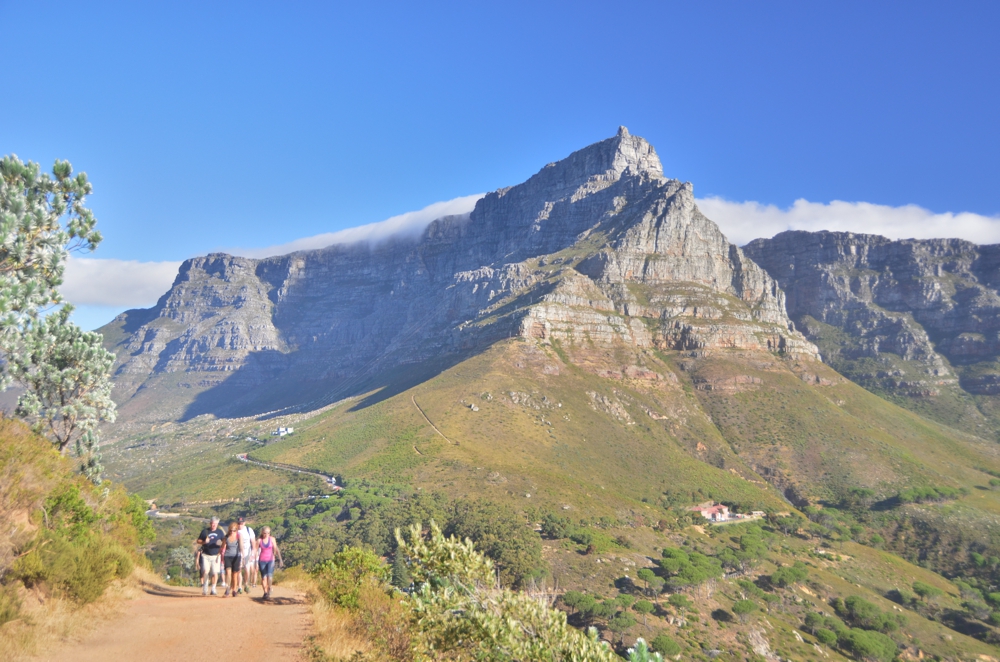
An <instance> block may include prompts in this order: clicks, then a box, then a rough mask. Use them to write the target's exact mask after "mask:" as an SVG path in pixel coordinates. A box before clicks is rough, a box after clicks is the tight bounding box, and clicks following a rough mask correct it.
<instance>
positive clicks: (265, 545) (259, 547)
mask: <svg viewBox="0 0 1000 662" xmlns="http://www.w3.org/2000/svg"><path fill="white" fill-rule="evenodd" d="M254 549H255V550H256V552H257V567H258V568H260V581H261V584H262V585H263V587H264V599H265V600H267V599H269V598H270V597H271V584H272V583H273V581H274V560H275V559H278V563H279V564H280V565H281V567H282V568H284V567H285V563H284V561H282V560H281V550H279V549H278V541H277V540H275V539H274V537H273V536H272V535H271V527H269V526H265V527H264V530H263V531H261V534H260V538H258V539H257V542H255V543H254Z"/></svg>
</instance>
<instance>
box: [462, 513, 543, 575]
mask: <svg viewBox="0 0 1000 662" xmlns="http://www.w3.org/2000/svg"><path fill="white" fill-rule="evenodd" d="M444 534H445V535H446V536H451V535H453V536H455V537H457V538H460V539H461V538H469V539H470V540H472V541H473V542H474V543H476V546H477V549H478V550H479V551H480V552H482V553H483V554H484V555H485V556H486V557H487V558H489V559H491V560H492V561H493V563H494V564H495V566H496V569H497V571H498V574H499V577H500V581H501V582H503V583H504V585H506V586H515V587H517V586H520V585H522V584H523V583H524V582H525V581H527V580H528V579H530V578H533V577H539V576H541V575H542V573H543V571H544V567H545V563H544V561H543V560H542V540H541V538H540V537H539V535H538V534H537V533H535V531H534V530H533V529H532V528H531V527H529V526H528V525H527V523H526V522H525V521H524V519H523V518H522V517H521V516H520V515H518V514H517V512H515V511H514V510H513V509H512V508H511V507H510V506H507V505H504V504H497V503H493V502H490V501H486V500H482V499H480V500H476V501H459V502H456V504H455V506H454V513H453V515H452V517H451V520H450V521H449V522H448V526H447V527H446V529H445V531H444Z"/></svg>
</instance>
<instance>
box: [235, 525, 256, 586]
mask: <svg viewBox="0 0 1000 662" xmlns="http://www.w3.org/2000/svg"><path fill="white" fill-rule="evenodd" d="M237 521H238V522H239V525H240V527H239V528H238V529H237V530H236V533H237V535H239V537H240V557H241V558H242V560H243V568H242V570H241V572H242V573H243V587H244V592H249V590H250V587H251V586H254V585H256V583H257V582H256V581H255V580H256V579H257V573H256V570H257V558H256V556H255V555H254V541H255V540H256V537H255V536H254V534H253V529H251V528H250V527H249V526H247V524H246V520H245V519H244V518H242V517H241V518H239V519H238V520H237Z"/></svg>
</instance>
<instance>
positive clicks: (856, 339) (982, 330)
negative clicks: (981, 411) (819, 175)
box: [744, 232, 1000, 397]
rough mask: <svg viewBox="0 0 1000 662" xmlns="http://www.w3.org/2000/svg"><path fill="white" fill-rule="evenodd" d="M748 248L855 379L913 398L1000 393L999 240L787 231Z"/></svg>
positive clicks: (805, 325)
mask: <svg viewBox="0 0 1000 662" xmlns="http://www.w3.org/2000/svg"><path fill="white" fill-rule="evenodd" d="M744 250H745V251H746V253H747V255H750V256H751V257H752V258H753V259H754V260H755V261H756V262H758V263H759V264H760V265H761V266H762V267H764V268H765V269H766V270H767V271H768V273H769V274H770V275H771V276H772V277H774V278H775V279H777V281H778V283H779V285H780V286H781V288H782V289H783V290H784V291H785V292H786V293H787V296H788V300H787V303H788V311H789V313H790V315H791V317H792V318H793V319H794V320H796V322H797V323H798V324H799V326H800V328H802V330H803V331H805V332H806V333H807V334H808V335H809V336H810V337H812V338H815V339H816V340H817V341H819V340H820V339H823V338H827V339H828V340H824V352H829V354H830V356H829V358H830V359H831V360H832V361H834V363H835V365H837V367H838V369H842V370H843V371H844V372H846V373H849V374H850V376H851V377H852V378H855V379H857V380H858V381H861V382H863V383H870V384H871V385H874V386H878V387H879V388H881V389H885V390H889V391H892V392H896V393H899V394H901V395H910V396H915V397H927V396H935V395H938V394H939V393H940V392H941V391H942V389H945V390H946V389H948V388H958V386H955V385H956V384H960V387H961V389H963V390H965V391H966V392H968V393H972V394H977V395H996V394H1000V366H998V365H997V357H998V355H1000V289H998V286H1000V246H977V245H976V244H973V243H971V242H968V241H963V240H960V239H922V240H917V239H908V240H901V241H893V240H890V239H887V238H885V237H881V236H877V235H866V234H854V233H849V232H783V233H781V234H779V235H777V236H775V237H773V238H771V239H757V240H754V241H753V242H751V243H750V244H748V245H747V246H746V247H745V249H744ZM831 327H832V329H835V330H836V331H837V332H840V335H836V332H834V331H833V330H831ZM835 336H836V340H835V341H834V340H833V339H834V337H835ZM854 373H856V374H854Z"/></svg>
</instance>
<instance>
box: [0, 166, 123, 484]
mask: <svg viewBox="0 0 1000 662" xmlns="http://www.w3.org/2000/svg"><path fill="white" fill-rule="evenodd" d="M92 190H93V189H92V187H91V185H90V182H89V181H88V180H87V175H86V174H84V173H79V174H77V175H75V176H74V175H73V168H72V166H70V164H69V163H68V162H67V161H56V163H55V165H54V166H53V168H52V175H51V176H50V175H49V174H47V173H43V172H41V169H40V168H39V166H38V164H37V163H32V162H30V161H29V162H27V163H25V162H22V161H21V160H20V159H18V158H17V156H14V155H11V156H6V157H4V158H3V159H0V350H2V352H3V355H4V358H5V365H3V366H2V368H0V388H6V387H7V386H9V385H10V383H11V381H12V380H16V381H17V382H18V383H19V385H21V386H23V387H24V388H25V393H24V395H22V396H21V398H20V400H19V401H18V408H17V414H18V415H19V416H22V417H24V418H25V419H27V420H28V421H30V422H31V423H33V425H34V427H35V429H36V431H38V432H39V433H42V434H45V435H46V436H48V437H49V439H50V440H51V441H52V442H53V444H55V445H56V447H57V448H58V449H59V451H60V452H66V451H67V449H69V448H71V447H74V448H75V450H76V453H77V455H78V456H79V457H80V458H81V461H82V466H81V469H82V471H83V472H84V473H85V474H87V475H88V476H89V477H90V478H91V479H92V480H94V481H95V482H98V483H99V482H100V471H101V466H100V454H99V453H98V431H97V425H98V423H100V422H101V421H102V420H106V421H113V420H114V418H115V404H114V402H112V400H111V384H110V381H109V378H110V373H111V366H112V364H113V361H114V356H113V355H112V354H111V353H110V352H108V351H106V350H105V349H104V348H103V346H102V338H101V335H100V334H97V333H87V332H84V331H82V330H81V329H80V328H79V327H78V326H76V325H75V324H73V323H71V322H70V321H69V315H70V313H71V312H72V310H73V308H72V306H69V305H64V306H62V307H61V308H60V309H59V310H58V311H56V312H51V309H52V307H54V306H57V305H59V304H61V303H62V298H61V297H60V295H59V291H58V289H57V288H58V287H59V285H61V284H62V278H63V273H64V270H65V265H66V259H67V257H68V255H69V253H70V251H75V250H93V249H94V248H96V247H97V244H99V243H100V241H101V235H100V233H99V232H97V231H96V230H95V229H94V226H95V225H96V223H97V219H95V218H94V214H93V213H92V212H91V211H90V210H89V209H87V207H86V205H85V202H86V197H87V195H88V194H90V193H91V191H92ZM47 312H48V313H49V314H47V315H46V313H47Z"/></svg>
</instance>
